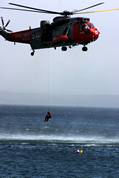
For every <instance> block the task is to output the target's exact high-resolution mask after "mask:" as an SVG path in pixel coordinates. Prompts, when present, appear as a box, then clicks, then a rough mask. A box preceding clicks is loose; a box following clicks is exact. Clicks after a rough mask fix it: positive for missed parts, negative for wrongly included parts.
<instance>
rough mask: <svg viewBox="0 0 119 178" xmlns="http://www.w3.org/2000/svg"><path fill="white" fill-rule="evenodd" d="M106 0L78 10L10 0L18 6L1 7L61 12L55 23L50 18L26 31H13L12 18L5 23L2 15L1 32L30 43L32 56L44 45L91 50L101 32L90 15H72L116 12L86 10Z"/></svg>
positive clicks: (36, 11) (8, 36) (8, 38)
mask: <svg viewBox="0 0 119 178" xmlns="http://www.w3.org/2000/svg"><path fill="white" fill-rule="evenodd" d="M103 3H104V2H100V3H98V4H94V5H92V6H89V7H86V8H83V9H80V10H74V11H63V12H57V11H50V10H44V9H39V8H34V7H29V6H25V5H21V4H15V3H9V4H10V5H12V6H16V7H15V8H9V7H0V8H1V9H8V10H16V11H26V12H35V13H47V14H55V15H60V16H56V17H55V18H53V22H52V23H49V22H48V21H44V20H43V21H41V22H40V27H38V28H34V29H31V28H29V29H28V30H24V31H18V32H12V31H10V30H8V29H7V28H6V27H7V26H8V24H9V23H10V20H8V22H7V23H6V24H5V23H4V20H3V17H1V22H2V27H0V35H1V36H3V37H4V38H5V39H6V40H8V41H11V42H14V43H16V42H18V43H24V44H30V46H31V48H32V52H31V55H32V56H33V55H34V52H35V50H36V49H43V48H54V49H56V48H57V47H61V49H62V51H66V50H67V47H69V48H71V47H73V46H76V45H79V44H80V45H83V47H82V50H83V51H87V50H88V48H87V46H86V45H87V44H88V43H91V42H93V41H95V40H97V39H98V37H99V34H100V32H99V31H98V29H97V28H95V27H94V25H93V24H92V23H91V22H90V19H89V18H84V17H71V16H72V15H75V14H85V13H94V12H104V11H112V10H119V9H111V10H97V11H89V12H86V11H85V10H87V9H90V8H93V7H96V6H99V5H101V4H103Z"/></svg>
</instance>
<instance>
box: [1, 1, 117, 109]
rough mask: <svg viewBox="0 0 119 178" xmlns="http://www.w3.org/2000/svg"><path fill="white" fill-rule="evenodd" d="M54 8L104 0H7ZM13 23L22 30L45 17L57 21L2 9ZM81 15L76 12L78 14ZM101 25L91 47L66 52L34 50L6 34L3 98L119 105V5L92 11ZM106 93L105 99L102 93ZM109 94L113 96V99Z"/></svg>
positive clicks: (109, 3)
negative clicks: (109, 11)
mask: <svg viewBox="0 0 119 178" xmlns="http://www.w3.org/2000/svg"><path fill="white" fill-rule="evenodd" d="M8 2H13V3H18V4H23V5H28V6H32V7H37V8H43V9H48V10H55V11H63V10H71V11H72V10H74V9H81V8H84V7H87V6H91V5H93V4H96V3H99V2H102V1H99V0H88V1H87V0H86V1H84V0H80V1H79V0H73V1H72V0H70V3H69V0H52V1H48V0H43V1H39V0H35V1H32V0H31V1H29V0H25V1H23V0H11V1H7V0H1V6H6V7H10V6H9V5H8ZM103 2H104V4H103V5H101V6H98V7H95V8H93V9H92V10H102V9H112V8H119V1H117V0H104V1H103ZM0 16H2V17H4V20H5V22H6V21H7V20H8V19H10V20H11V22H10V24H9V26H8V28H9V29H10V30H12V31H21V30H25V29H28V28H29V26H31V28H36V27H39V26H40V21H41V20H49V21H50V22H52V19H53V18H54V17H55V16H54V15H49V14H37V13H27V12H18V11H9V10H2V9H0ZM74 17H76V16H74ZM83 17H89V18H90V20H91V22H92V23H93V24H94V25H95V27H96V28H97V29H98V30H99V31H100V37H99V39H98V40H97V41H95V42H93V43H91V44H89V45H88V46H87V47H88V51H87V52H83V51H82V46H80V45H79V46H76V47H73V48H72V49H68V50H67V51H66V52H62V51H61V49H60V48H57V50H54V49H53V48H50V49H41V50H36V52H35V55H34V56H33V57H32V56H31V55H30V53H31V48H30V46H29V45H25V44H19V43H17V44H16V45H14V43H11V42H8V41H5V40H4V38H2V37H1V36H0V104H10V103H12V104H14V103H16V104H31V105H32V104H39V105H44V104H46V105H47V104H48V105H50V104H51V105H52V104H54V105H76V106H78V105H79V106H105V107H106V106H107V107H108V106H114V107H119V44H118V41H119V23H118V21H119V11H116V12H111V13H96V14H87V15H85V16H83ZM100 98H102V99H100ZM107 98H108V99H107Z"/></svg>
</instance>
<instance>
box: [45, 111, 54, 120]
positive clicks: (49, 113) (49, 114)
mask: <svg viewBox="0 0 119 178" xmlns="http://www.w3.org/2000/svg"><path fill="white" fill-rule="evenodd" d="M51 118H52V115H51V112H47V114H46V116H45V119H44V121H45V122H48V121H49V119H51Z"/></svg>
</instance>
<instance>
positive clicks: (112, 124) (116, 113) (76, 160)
mask: <svg viewBox="0 0 119 178" xmlns="http://www.w3.org/2000/svg"><path fill="white" fill-rule="evenodd" d="M48 110H50V111H51V112H52V114H53V118H52V119H51V120H50V121H49V122H44V117H45V114H46V112H47V111H48ZM0 178H119V109H114V108H113V109H111V108H108V109H104V108H74V107H51V108H48V107H40V106H39V107H38V106H2V105H1V106H0Z"/></svg>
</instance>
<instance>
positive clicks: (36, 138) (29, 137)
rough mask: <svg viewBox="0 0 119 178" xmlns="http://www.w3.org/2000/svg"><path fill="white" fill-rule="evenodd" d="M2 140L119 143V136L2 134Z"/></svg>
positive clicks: (0, 138)
mask: <svg viewBox="0 0 119 178" xmlns="http://www.w3.org/2000/svg"><path fill="white" fill-rule="evenodd" d="M2 141H19V142H22V141H27V142H28V141H29V142H30V141H32V142H57V143H80V144H94V145H98V144H113V145H114V144H119V138H116V137H114V138H107V137H101V136H95V137H94V136H76V135H68V136H66V135H29V134H23V135H22V134H0V142H2Z"/></svg>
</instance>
